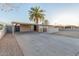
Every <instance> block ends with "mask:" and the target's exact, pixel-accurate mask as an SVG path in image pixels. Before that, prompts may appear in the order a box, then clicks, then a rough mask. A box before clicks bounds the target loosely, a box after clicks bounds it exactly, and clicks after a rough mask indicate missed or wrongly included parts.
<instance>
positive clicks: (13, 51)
mask: <svg viewBox="0 0 79 59" xmlns="http://www.w3.org/2000/svg"><path fill="white" fill-rule="evenodd" d="M22 55H23V53H22V50H21V49H20V47H19V45H18V43H17V41H16V39H15V38H14V37H13V36H12V35H11V34H6V35H5V36H4V37H3V38H2V39H1V40H0V56H22Z"/></svg>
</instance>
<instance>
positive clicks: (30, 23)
mask: <svg viewBox="0 0 79 59" xmlns="http://www.w3.org/2000/svg"><path fill="white" fill-rule="evenodd" d="M12 24H23V25H40V26H53V25H43V24H34V23H24V22H12Z"/></svg>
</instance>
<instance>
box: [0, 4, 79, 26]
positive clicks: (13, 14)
mask: <svg viewBox="0 0 79 59" xmlns="http://www.w3.org/2000/svg"><path fill="white" fill-rule="evenodd" d="M12 5H14V7H12V8H14V9H13V11H8V12H5V11H2V8H3V7H2V4H0V22H4V23H7V24H10V23H11V22H13V21H16V22H25V23H28V22H30V21H29V14H28V10H30V8H31V7H34V6H40V8H41V9H43V10H45V12H44V13H45V19H47V20H48V21H49V24H51V25H79V4H77V3H74V4H73V3H37V4H36V3H16V4H12ZM3 9H4V10H7V9H8V8H6V7H4V8H3ZM31 22H32V21H31Z"/></svg>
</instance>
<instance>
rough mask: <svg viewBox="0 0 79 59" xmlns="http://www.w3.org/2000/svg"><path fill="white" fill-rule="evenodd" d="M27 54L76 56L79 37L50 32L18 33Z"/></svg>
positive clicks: (78, 48)
mask: <svg viewBox="0 0 79 59" xmlns="http://www.w3.org/2000/svg"><path fill="white" fill-rule="evenodd" d="M15 36H16V40H17V42H18V44H19V45H20V47H21V49H22V51H23V53H24V55H25V56H74V55H78V53H79V39H78V38H72V37H67V36H62V35H56V34H48V33H16V35H15Z"/></svg>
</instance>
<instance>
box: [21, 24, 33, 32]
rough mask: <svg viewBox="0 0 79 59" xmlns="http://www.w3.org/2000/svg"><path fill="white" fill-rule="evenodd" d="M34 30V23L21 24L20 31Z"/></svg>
mask: <svg viewBox="0 0 79 59" xmlns="http://www.w3.org/2000/svg"><path fill="white" fill-rule="evenodd" d="M26 31H33V25H20V32H26Z"/></svg>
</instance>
